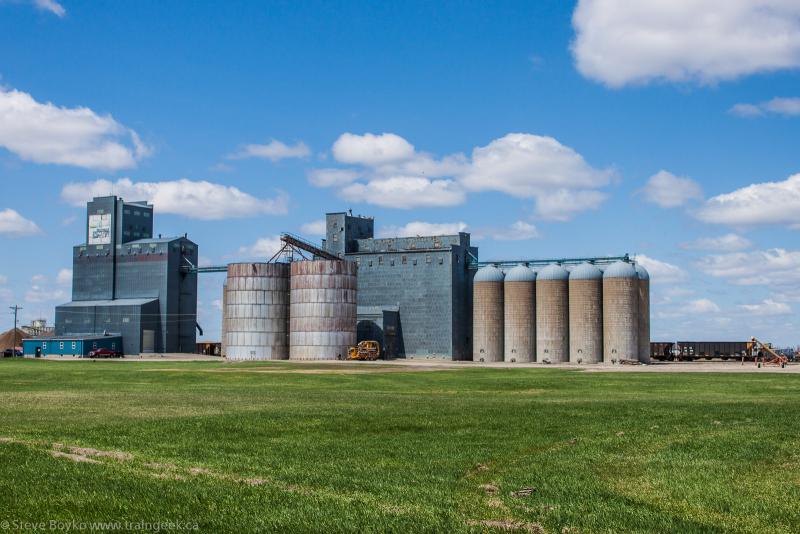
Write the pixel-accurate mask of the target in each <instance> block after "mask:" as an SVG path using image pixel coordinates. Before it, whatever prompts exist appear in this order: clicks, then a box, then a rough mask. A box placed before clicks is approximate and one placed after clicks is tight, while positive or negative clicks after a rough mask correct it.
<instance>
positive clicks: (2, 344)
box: [0, 328, 31, 351]
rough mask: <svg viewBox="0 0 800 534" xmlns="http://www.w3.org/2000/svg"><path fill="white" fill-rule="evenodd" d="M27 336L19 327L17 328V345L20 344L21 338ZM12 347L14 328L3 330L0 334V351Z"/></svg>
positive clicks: (26, 337)
mask: <svg viewBox="0 0 800 534" xmlns="http://www.w3.org/2000/svg"><path fill="white" fill-rule="evenodd" d="M29 337H31V336H29V335H28V334H26V333H25V332H23V331H22V330H20V329H19V328H17V346H18V347H21V346H22V340H23V339H28V338H29ZM13 347H14V329H13V328H12V329H11V330H8V331H7V332H3V333H2V334H0V351H2V350H6V349H10V348H13Z"/></svg>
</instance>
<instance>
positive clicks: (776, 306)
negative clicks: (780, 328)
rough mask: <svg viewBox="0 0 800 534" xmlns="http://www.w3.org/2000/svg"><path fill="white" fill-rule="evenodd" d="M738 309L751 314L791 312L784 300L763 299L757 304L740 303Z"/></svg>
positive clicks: (783, 313) (784, 313)
mask: <svg viewBox="0 0 800 534" xmlns="http://www.w3.org/2000/svg"><path fill="white" fill-rule="evenodd" d="M739 309H741V310H743V311H746V312H747V313H751V314H753V315H787V314H790V313H792V308H791V307H790V306H789V305H788V304H786V303H784V302H776V301H774V300H772V299H764V300H763V301H762V302H760V303H758V304H740V305H739Z"/></svg>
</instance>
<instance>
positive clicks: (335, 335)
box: [289, 260, 358, 360]
mask: <svg viewBox="0 0 800 534" xmlns="http://www.w3.org/2000/svg"><path fill="white" fill-rule="evenodd" d="M357 269H358V265H356V263H355V262H350V261H336V260H333V261H331V260H319V261H297V262H294V263H292V275H291V310H290V315H291V319H290V327H289V345H290V348H289V358H290V359H292V360H336V359H343V358H346V357H347V349H348V348H350V347H351V346H354V345H355V344H356V322H357V319H356V310H357V308H356V302H357V301H356V295H357V283H356V276H357V272H358V270H357Z"/></svg>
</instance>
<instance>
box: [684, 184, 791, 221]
mask: <svg viewBox="0 0 800 534" xmlns="http://www.w3.org/2000/svg"><path fill="white" fill-rule="evenodd" d="M696 216H697V218H699V219H700V220H701V221H705V222H708V223H716V224H727V225H731V226H748V225H757V224H786V225H800V174H795V175H793V176H790V177H789V178H787V179H786V180H784V181H782V182H763V183H759V184H752V185H749V186H747V187H742V188H741V189H737V190H735V191H732V192H730V193H725V194H722V195H717V196H715V197H712V198H710V199H708V200H707V201H706V202H705V204H704V205H703V206H702V207H701V208H700V209H699V210H698V211H697V213H696Z"/></svg>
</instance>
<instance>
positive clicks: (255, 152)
mask: <svg viewBox="0 0 800 534" xmlns="http://www.w3.org/2000/svg"><path fill="white" fill-rule="evenodd" d="M310 154H311V149H309V148H308V146H307V145H306V144H305V143H303V142H302V141H298V142H297V143H295V144H294V145H287V144H286V143H283V142H281V141H278V140H277V139H272V140H271V141H270V142H269V143H267V144H265V145H255V144H253V145H245V146H244V147H242V149H241V150H239V151H237V152H234V153H233V154H230V155H229V156H228V158H230V159H247V158H262V159H268V160H270V161H272V162H276V161H280V160H282V159H289V158H306V157H308V156H309V155H310Z"/></svg>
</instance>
